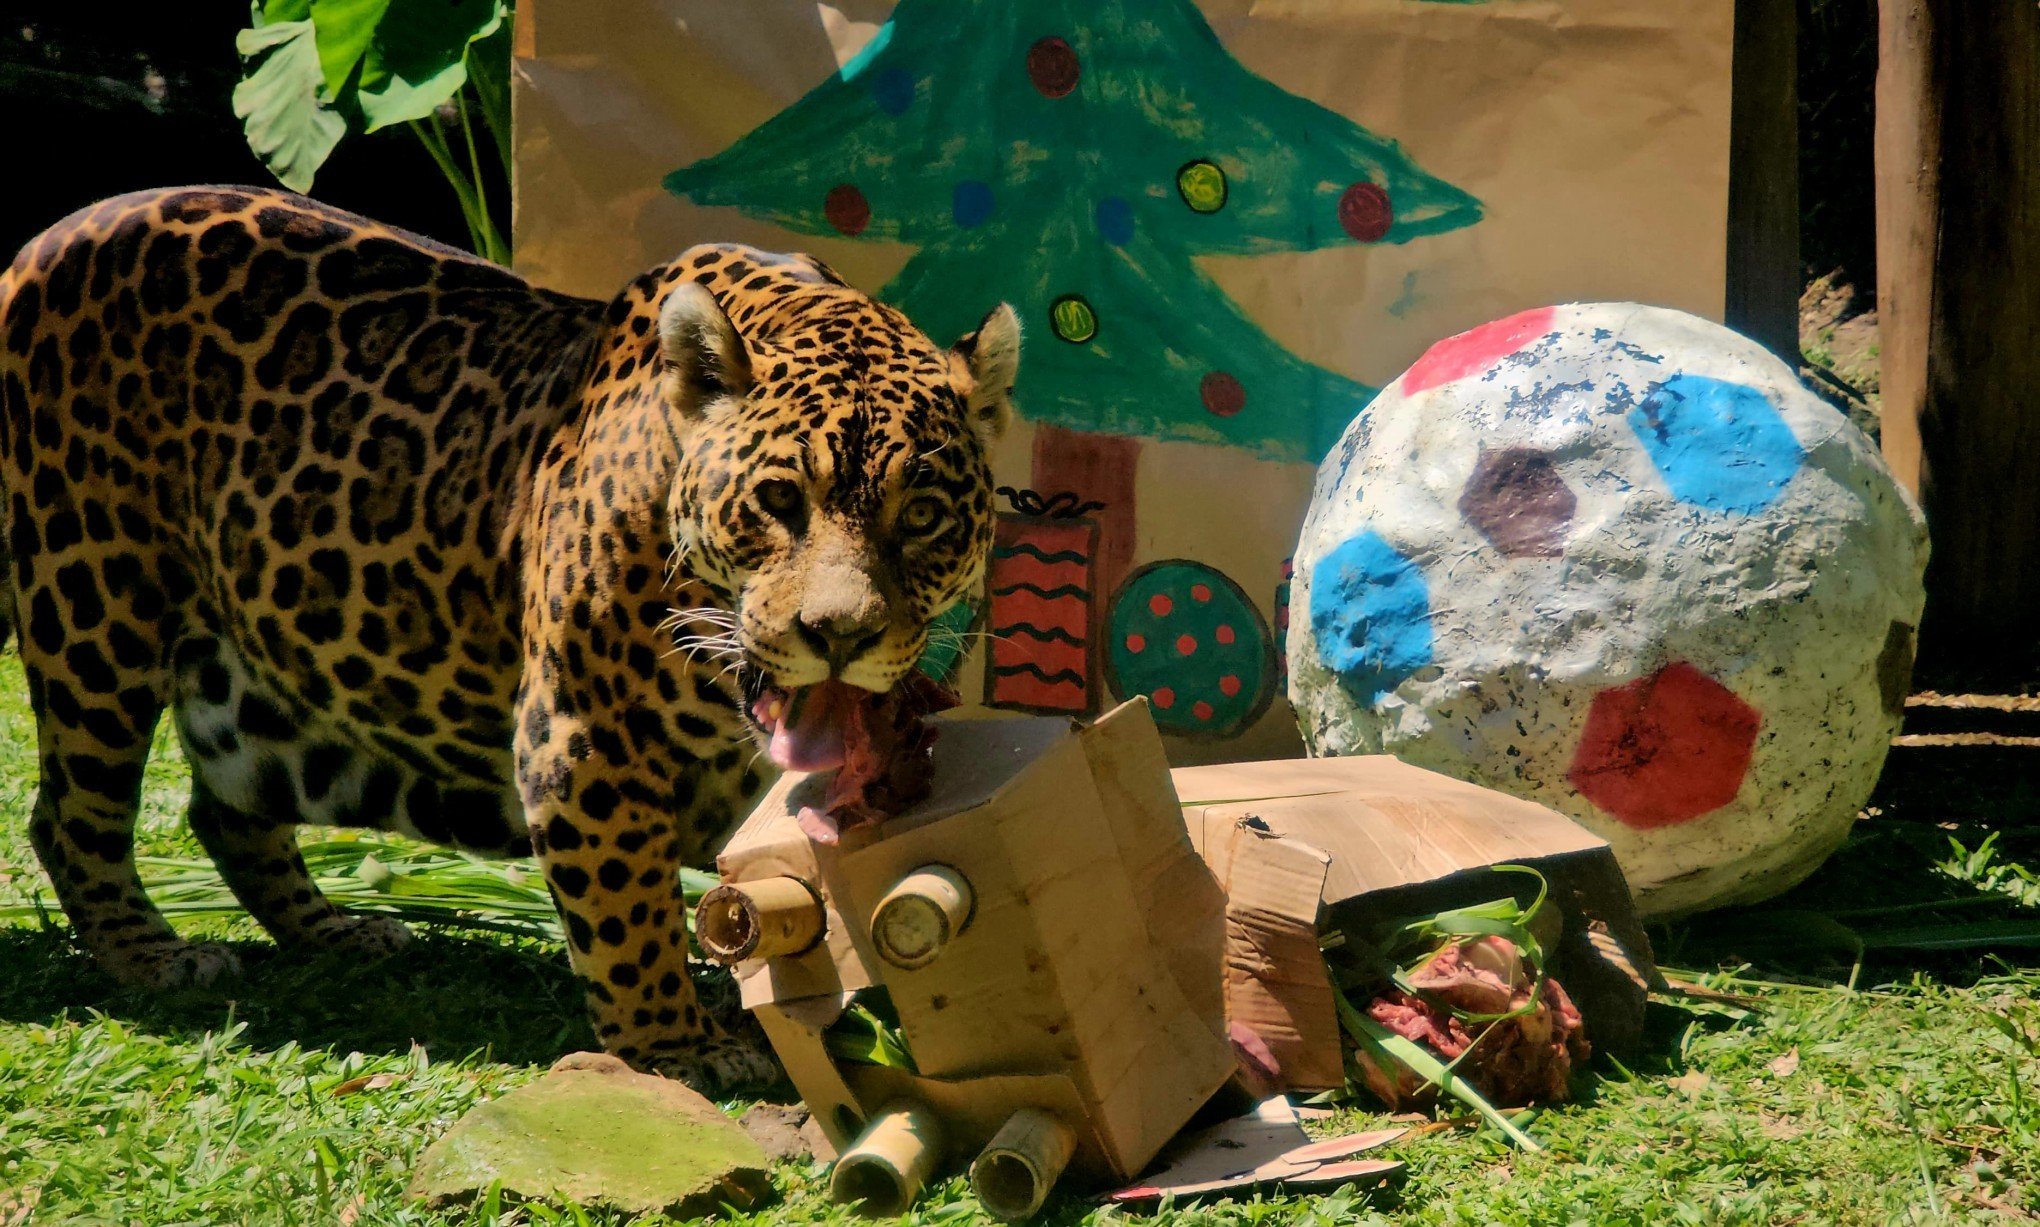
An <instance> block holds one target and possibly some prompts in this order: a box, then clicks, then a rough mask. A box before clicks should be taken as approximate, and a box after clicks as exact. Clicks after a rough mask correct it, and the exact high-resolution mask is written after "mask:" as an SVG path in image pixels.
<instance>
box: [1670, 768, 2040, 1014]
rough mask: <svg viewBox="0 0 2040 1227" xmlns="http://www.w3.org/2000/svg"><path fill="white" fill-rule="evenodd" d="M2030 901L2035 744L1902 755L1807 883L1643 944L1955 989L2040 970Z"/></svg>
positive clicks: (2037, 881) (2039, 933) (2038, 839)
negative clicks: (2011, 972)
mask: <svg viewBox="0 0 2040 1227" xmlns="http://www.w3.org/2000/svg"><path fill="white" fill-rule="evenodd" d="M1987 840H1988V841H1991V843H1990V845H1989V847H1988V849H1986V848H1985V843H1986V841H1987ZM1980 850H1981V851H1980ZM2034 904H2040V747H2036V746H2033V745H1954V746H1947V745H1930V746H1906V745H1901V746H1898V747H1895V748H1894V749H1893V750H1892V752H1891V756H1890V758H1889V759H1888V760H1887V762H1886V764H1885V769H1884V774H1883V777H1882V778H1881V779H1880V781H1879V782H1878V786H1877V790H1876V792H1875V793H1874V794H1873V795H1872V797H1871V799H1870V803H1869V806H1868V807H1867V808H1866V811H1865V817H1864V818H1863V819H1862V820H1861V821H1859V822H1858V823H1857V824H1856V827H1855V829H1854V830H1853V831H1852V832H1851V835H1850V838H1849V841H1848V843H1847V844H1846V845H1845V846H1844V847H1843V848H1842V850H1841V851H1839V852H1837V853H1836V854H1835V856H1834V857H1833V858H1832V859H1831V860H1830V861H1828V863H1827V864H1826V865H1824V866H1822V867H1821V869H1820V870H1819V871H1818V872H1816V873H1815V874H1814V875H1813V876H1812V877H1810V878H1808V879H1807V880H1806V881H1805V882H1804V883H1802V884H1801V885H1799V886H1798V887H1796V888H1795V889H1793V890H1791V891H1789V892H1787V893H1786V894H1784V895H1782V896H1780V897H1779V898H1777V899H1774V900H1772V901H1770V902H1768V903H1765V904H1762V905H1759V906H1756V907H1749V908H1730V909H1724V910H1722V911H1718V912H1710V913H1705V914H1703V915H1700V916H1696V917H1693V918H1691V919H1688V920H1683V921H1679V922H1676V923H1673V924H1669V925H1663V926H1658V927H1655V928H1654V929H1653V931H1652V933H1651V939H1652V942H1653V944H1654V945H1655V946H1656V947H1657V951H1656V953H1657V957H1658V960H1659V961H1660V962H1661V963H1664V964H1666V965H1668V966H1675V967H1678V966H1683V967H1700V968H1708V967H1716V966H1722V965H1734V964H1740V963H1747V964H1749V965H1750V966H1751V968H1752V971H1751V973H1750V974H1752V975H1754V976H1758V977H1769V978H1775V979H1787V980H1806V981H1813V982H1829V983H1841V984H1846V983H1849V982H1850V980H1851V978H1852V977H1853V978H1854V981H1855V983H1857V984H1858V985H1859V986H1869V985H1873V984H1877V983H1884V982H1890V981H1892V980H1894V979H1909V978H1912V977H1914V976H1923V977H1926V978H1929V979H1932V980H1935V981H1939V982H1941V983H1944V984H1949V985H1965V984H1969V983H1972V982H1974V981H1975V980H1976V979H1978V978H1979V977H1981V976H1986V975H1992V974H1996V973H1999V972H2002V971H2004V970H2006V969H2007V967H2013V968H2017V967H2036V966H2040V908H2036V907H2034V906H2031V905H2034Z"/></svg>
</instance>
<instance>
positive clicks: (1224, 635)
mask: <svg viewBox="0 0 2040 1227" xmlns="http://www.w3.org/2000/svg"><path fill="white" fill-rule="evenodd" d="M1214 638H1216V639H1217V640H1218V641H1219V642H1220V643H1223V644H1227V645H1230V644H1231V643H1232V641H1233V640H1235V639H1237V638H1239V636H1238V635H1235V634H1234V633H1233V628H1232V627H1230V626H1220V627H1219V628H1218V633H1217V634H1216V635H1215V636H1214Z"/></svg>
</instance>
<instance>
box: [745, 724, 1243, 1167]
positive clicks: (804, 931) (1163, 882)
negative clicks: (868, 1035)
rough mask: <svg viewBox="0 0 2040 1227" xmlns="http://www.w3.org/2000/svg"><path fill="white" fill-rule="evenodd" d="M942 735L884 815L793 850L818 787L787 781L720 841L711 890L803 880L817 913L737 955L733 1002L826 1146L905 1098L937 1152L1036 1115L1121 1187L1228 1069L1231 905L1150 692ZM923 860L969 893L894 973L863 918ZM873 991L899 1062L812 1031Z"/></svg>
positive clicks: (936, 917) (959, 1150) (914, 930)
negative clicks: (933, 1136) (845, 1052)
mask: <svg viewBox="0 0 2040 1227" xmlns="http://www.w3.org/2000/svg"><path fill="white" fill-rule="evenodd" d="M940 728H941V735H940V740H939V741H938V743H937V746H936V756H935V763H936V771H935V785H934V790H933V793H932V795H931V797H930V799H929V800H928V801H926V802H923V803H922V804H920V805H918V806H915V807H914V808H912V809H910V810H908V811H907V812H905V813H903V814H901V815H899V816H897V817H895V818H893V819H890V820H888V821H887V822H885V823H884V824H882V825H881V826H879V827H877V828H863V829H853V830H850V831H846V832H845V833H844V835H843V839H842V842H841V843H840V844H839V845H836V846H833V847H831V846H820V845H816V844H813V843H811V842H810V841H809V840H808V839H807V837H806V836H805V835H803V834H802V832H801V830H800V828H799V826H798V823H797V815H798V814H799V812H800V809H801V807H802V806H803V805H808V804H816V803H818V797H819V795H820V793H821V791H822V789H823V786H824V784H825V780H824V779H823V778H821V777H818V776H809V775H800V774H791V775H788V776H785V777H783V778H782V779H781V780H780V781H779V783H778V784H777V785H776V786H775V787H774V788H773V789H772V791H771V792H770V793H769V794H768V795H767V796H766V797H765V798H764V800H763V801H761V802H760V803H759V805H758V807H757V808H756V810H754V811H753V813H752V815H751V817H750V818H749V819H748V820H747V821H746V822H745V823H744V825H743V826H742V827H740V828H739V829H738V830H737V832H736V833H735V834H734V835H733V836H732V837H731V839H730V842H729V844H728V845H727V846H726V847H725V849H724V850H723V853H722V855H721V857H720V858H719V862H718V864H719V868H720V869H721V872H722V878H723V881H724V883H725V886H726V887H734V888H747V887H748V888H760V884H763V883H768V882H774V881H783V880H784V879H787V878H792V879H797V880H798V881H799V882H802V883H805V884H806V886H807V889H808V890H809V891H811V892H812V894H813V896H814V900H813V901H812V902H810V903H807V904H806V905H805V906H806V907H807V908H809V909H812V908H813V907H815V906H817V905H818V906H819V907H820V909H821V912H822V918H821V933H820V935H819V937H810V936H806V935H808V934H812V933H813V930H812V928H811V927H810V928H800V927H799V926H795V927H792V928H788V929H786V930H785V932H788V933H795V934H796V936H795V937H794V938H792V939H790V940H794V941H801V940H806V941H812V943H813V944H812V945H810V946H808V947H807V948H806V949H804V950H794V951H791V952H785V953H781V954H779V955H778V956H777V957H771V958H757V957H753V958H751V959H749V960H747V961H745V962H742V963H740V964H739V966H738V979H739V983H740V985H741V990H742V995H743V1002H744V1004H745V1005H746V1006H747V1007H749V1008H750V1009H751V1010H752V1011H753V1012H754V1013H755V1015H756V1016H757V1017H758V1019H759V1020H760V1022H761V1023H762V1024H763V1026H764V1028H765V1030H766V1034H767V1035H768V1037H769V1038H770V1039H771V1041H772V1044H773V1047H774V1049H775V1051H776V1052H777V1053H778V1055H779V1057H780V1059H781V1060H782V1061H783V1062H784V1063H785V1065H786V1068H787V1072H788V1074H789V1076H790V1077H791V1078H792V1080H793V1083H794V1086H795V1088H796V1089H797V1090H799V1092H800V1093H801V1096H802V1098H804V1099H805V1100H806V1101H807V1102H808V1105H809V1107H810V1108H811V1109H812V1110H813V1112H814V1114H815V1117H816V1119H817V1120H819V1121H820V1122H821V1125H822V1128H823V1129H824V1131H825V1132H826V1133H827V1134H828V1137H829V1140H830V1142H831V1143H833V1144H834V1145H835V1146H836V1147H837V1148H838V1149H839V1150H848V1149H849V1148H850V1147H851V1146H852V1144H853V1143H854V1142H856V1141H857V1139H858V1137H859V1135H860V1133H861V1131H862V1130H863V1129H864V1128H865V1125H866V1123H867V1122H870V1121H872V1120H873V1119H875V1118H877V1117H879V1116H880V1115H881V1114H882V1113H884V1112H885V1111H886V1109H887V1108H888V1106H890V1105H892V1104H894V1103H896V1102H897V1101H900V1100H903V1099H904V1100H908V1101H912V1102H914V1103H917V1104H919V1105H922V1106H923V1107H925V1108H926V1109H928V1111H929V1113H930V1114H931V1115H932V1117H933V1118H934V1120H935V1121H936V1122H939V1130H938V1132H939V1133H940V1135H941V1136H940V1141H939V1148H940V1149H941V1150H942V1151H943V1152H944V1157H945V1159H946V1160H947V1161H950V1162H954V1161H957V1160H964V1159H969V1158H970V1157H971V1156H973V1155H975V1154H977V1153H978V1151H979V1150H980V1148H982V1147H984V1146H985V1144H986V1143H987V1142H988V1141H990V1140H991V1139H992V1137H993V1135H994V1134H995V1133H997V1132H998V1131H999V1130H1000V1129H1001V1128H1002V1127H1004V1126H1005V1124H1006V1122H1007V1121H1008V1120H1009V1119H1010V1118H1012V1117H1013V1116H1014V1114H1015V1113H1018V1112H1020V1111H1021V1110H1022V1109H1027V1108H1034V1109H1040V1110H1043V1111H1046V1112H1048V1113H1050V1114H1052V1115H1053V1116H1054V1117H1055V1118H1056V1119H1057V1120H1059V1121H1061V1122H1062V1123H1063V1124H1064V1125H1065V1126H1067V1127H1068V1129H1069V1130H1070V1132H1071V1133H1072V1134H1073V1135H1074V1154H1072V1155H1070V1156H1068V1161H1069V1165H1070V1167H1071V1168H1072V1169H1073V1170H1075V1171H1077V1172H1079V1173H1080V1174H1082V1175H1084V1176H1085V1177H1087V1178H1089V1179H1094V1180H1106V1179H1113V1180H1120V1181H1124V1180H1127V1179H1130V1178H1132V1177H1133V1176H1135V1175H1137V1174H1138V1173H1139V1172H1140V1170H1141V1169H1142V1168H1143V1167H1145V1166H1146V1165H1147V1163H1148V1162H1149V1161H1150V1160H1151V1159H1153V1158H1154V1156H1155V1155H1156V1153H1157V1152H1158V1151H1160V1149H1161V1148H1162V1146H1163V1144H1164V1143H1166V1142H1168V1141H1169V1140H1170V1139H1171V1138H1172V1137H1173V1136H1174V1135H1175V1134H1176V1133H1177V1132H1178V1131H1179V1130H1180V1129H1181V1128H1182V1127H1183V1126H1184V1124H1185V1123H1186V1122H1188V1121H1189V1120H1190V1119H1191V1117H1192V1115H1193V1114H1194V1113H1196V1111H1197V1110H1198V1109H1199V1108H1200V1107H1201V1106H1203V1105H1204V1103H1205V1102H1206V1101H1207V1100H1209V1099H1210V1098H1211V1096H1212V1094H1213V1093H1214V1092H1215V1091H1217V1090H1218V1089H1219V1088H1220V1087H1222V1086H1223V1085H1225V1083H1226V1082H1227V1081H1228V1080H1229V1079H1230V1078H1231V1077H1232V1076H1233V1073H1234V1071H1235V1062H1234V1058H1233V1054H1232V1049H1231V1046H1230V1044H1229V1043H1228V1042H1227V1040H1226V1038H1225V1031H1224V1021H1223V1006H1222V1001H1221V995H1220V976H1219V962H1220V954H1221V947H1222V943H1223V940H1224V927H1225V900H1224V898H1223V896H1222V895H1221V894H1220V891H1219V888H1218V883H1217V881H1216V879H1215V878H1214V877H1213V876H1212V873H1211V871H1210V869H1209V868H1208V867H1207V866H1206V865H1205V863H1204V861H1202V860H1201V859H1199V857H1198V856H1197V854H1196V852H1195V851H1194V850H1193V848H1192V847H1191V844H1190V839H1189V836H1188V833H1187V831H1186V830H1185V828H1184V825H1183V821H1182V816H1181V812H1180V811H1179V809H1178V808H1177V805H1176V798H1175V795H1174V793H1173V792H1172V790H1171V788H1170V783H1169V774H1168V766H1167V762H1166V759H1165V758H1164V757H1163V752H1162V743H1161V738H1160V735H1159V734H1158V733H1157V731H1156V729H1155V726H1154V724H1153V722H1152V720H1151V719H1150V718H1149V716H1148V712H1147V705H1146V703H1145V702H1144V701H1135V702H1133V703H1128V704H1126V705H1124V706H1122V707H1120V708H1118V709H1116V710H1115V711H1113V712H1111V713H1109V714H1107V715H1106V716H1104V717H1103V718H1101V719H1100V720H1099V721H1098V722H1097V723H1096V724H1094V725H1091V726H1090V727H1079V726H1076V725H1074V724H1072V722H1071V721H1069V720H1068V719H1066V718H1060V717H1046V718H1030V719H1000V720H974V719H969V718H956V717H947V718H943V719H941V720H940ZM931 867H938V868H939V869H940V870H943V871H946V873H947V874H949V875H952V878H960V879H961V880H962V881H963V882H965V883H967V894H968V896H969V898H968V903H967V905H966V906H962V907H958V908H956V909H955V914H954V915H951V916H948V917H946V918H945V916H944V914H943V912H942V910H941V909H940V908H939V907H933V906H928V907H925V908H924V911H925V916H924V919H926V920H928V921H929V924H930V926H932V927H925V926H924V927H910V928H909V929H908V930H907V932H908V934H909V936H910V937H915V936H916V935H920V936H925V935H926V934H927V933H930V932H933V933H935V934H936V936H937V938H940V937H943V936H946V939H947V940H946V942H944V943H940V948H939V950H936V951H935V952H934V953H933V954H932V956H929V957H925V958H924V959H923V961H921V962H920V963H919V964H918V965H911V966H901V965H898V964H899V961H900V959H901V955H900V952H899V951H898V950H897V949H895V950H894V951H893V954H894V961H892V962H889V961H888V960H887V959H886V958H885V957H883V955H882V952H881V949H880V946H879V944H878V943H877V942H875V941H874V939H873V935H872V927H873V926H872V920H873V916H874V913H875V912H876V911H877V910H878V909H879V907H880V905H881V904H882V903H884V902H886V901H887V900H888V898H889V897H890V896H893V895H894V894H895V893H896V891H895V888H896V887H898V886H899V884H901V883H902V882H903V880H906V879H909V878H910V877H912V876H913V875H915V874H916V873H917V871H923V870H928V869H930V868H931ZM943 880H950V879H943ZM760 889H762V888H760ZM775 889H782V890H783V887H780V888H775ZM939 889H940V887H939V886H938V888H937V890H938V893H939ZM791 897H792V898H793V899H794V900H795V903H796V905H798V904H800V893H799V892H792V893H791ZM712 898H713V896H712ZM952 902H953V901H952ZM708 906H709V905H708V904H706V903H705V904H704V907H708ZM774 931H775V932H777V931H778V930H774ZM745 932H747V933H754V932H755V926H754V928H753V929H752V930H746V931H745ZM738 948H741V944H739V947H738ZM917 955H920V956H925V955H927V950H926V948H925V947H924V948H921V949H919V950H918V952H917ZM908 961H911V960H908ZM874 987H882V988H883V989H884V990H885V992H886V993H887V995H888V996H889V997H890V1002H891V1006H892V1008H893V1009H894V1010H895V1011H896V1012H897V1015H898V1018H899V1024H900V1028H901V1031H902V1032H903V1033H904V1037H905V1040H906V1045H907V1047H908V1049H909V1050H910V1051H911V1053H912V1054H913V1058H914V1061H915V1064H916V1066H917V1067H918V1068H917V1072H913V1073H910V1072H908V1071H905V1070H900V1069H894V1068H888V1067H883V1066H875V1065H865V1064H857V1063H851V1062H841V1063H839V1062H836V1061H834V1060H832V1059H831V1058H830V1055H829V1053H828V1050H827V1047H826V1040H825V1032H826V1031H827V1029H828V1027H829V1026H830V1025H831V1024H832V1023H833V1022H835V1021H836V1019H837V1018H838V1017H839V1016H840V1015H841V1014H842V1012H843V1010H844V1009H845V1008H846V1006H847V1004H848V1002H849V1001H850V1000H851V998H852V997H853V996H854V995H856V994H857V993H858V992H860V991H861V990H866V989H870V988H874ZM909 1199H910V1195H909Z"/></svg>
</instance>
